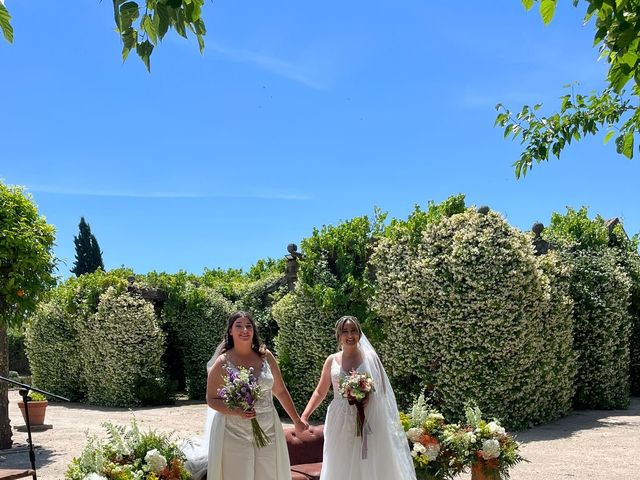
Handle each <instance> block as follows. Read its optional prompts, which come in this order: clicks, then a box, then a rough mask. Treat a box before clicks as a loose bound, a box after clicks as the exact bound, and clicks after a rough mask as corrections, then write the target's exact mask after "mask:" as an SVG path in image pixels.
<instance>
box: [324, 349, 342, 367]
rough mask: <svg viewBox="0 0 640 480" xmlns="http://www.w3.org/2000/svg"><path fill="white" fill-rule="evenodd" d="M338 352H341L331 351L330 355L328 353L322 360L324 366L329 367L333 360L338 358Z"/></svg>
mask: <svg viewBox="0 0 640 480" xmlns="http://www.w3.org/2000/svg"><path fill="white" fill-rule="evenodd" d="M340 353H341V352H337V353H332V354H331V355H329V356H328V357H327V359H326V360H325V361H324V364H325V365H326V366H329V367H330V366H331V365H333V362H334V360H336V361H337V360H339V357H338V355H340Z"/></svg>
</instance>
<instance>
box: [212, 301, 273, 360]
mask: <svg viewBox="0 0 640 480" xmlns="http://www.w3.org/2000/svg"><path fill="white" fill-rule="evenodd" d="M239 318H246V319H247V320H249V322H251V326H252V327H253V339H252V341H251V350H253V351H254V352H256V353H257V354H258V355H260V356H261V357H264V356H265V354H266V353H267V348H266V346H265V345H264V344H263V343H262V341H261V340H260V336H259V335H258V327H257V326H256V321H255V320H254V319H253V316H252V315H251V314H250V313H249V312H246V311H244V310H238V311H237V312H235V313H233V314H231V315H230V316H229V318H228V319H227V329H226V330H225V332H224V338H223V339H222V342H220V345H218V348H216V355H215V356H216V357H219V356H220V355H222V354H223V353H225V352H228V351H229V350H231V349H232V348H233V337H232V336H231V335H229V332H230V331H231V327H232V326H233V324H234V323H235V321H236V320H238V319H239Z"/></svg>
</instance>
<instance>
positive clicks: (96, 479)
mask: <svg viewBox="0 0 640 480" xmlns="http://www.w3.org/2000/svg"><path fill="white" fill-rule="evenodd" d="M0 2H2V0H0ZM82 480H107V477H103V476H102V475H100V474H98V473H90V474H89V475H86V476H85V477H84V478H83V479H82Z"/></svg>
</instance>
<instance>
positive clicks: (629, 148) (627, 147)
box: [622, 132, 633, 158]
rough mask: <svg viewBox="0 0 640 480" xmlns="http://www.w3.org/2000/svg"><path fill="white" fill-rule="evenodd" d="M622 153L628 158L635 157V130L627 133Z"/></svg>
mask: <svg viewBox="0 0 640 480" xmlns="http://www.w3.org/2000/svg"><path fill="white" fill-rule="evenodd" d="M622 154H623V155H624V156H625V157H627V158H633V132H627V133H625V135H624V141H623V145H622Z"/></svg>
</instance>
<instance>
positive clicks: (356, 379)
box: [338, 370, 375, 437]
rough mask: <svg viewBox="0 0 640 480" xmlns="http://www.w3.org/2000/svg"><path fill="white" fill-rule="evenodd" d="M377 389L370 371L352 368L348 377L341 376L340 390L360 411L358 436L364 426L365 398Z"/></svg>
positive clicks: (357, 426) (357, 423) (357, 427)
mask: <svg viewBox="0 0 640 480" xmlns="http://www.w3.org/2000/svg"><path fill="white" fill-rule="evenodd" d="M373 391H375V388H374V385H373V378H371V375H370V374H369V373H362V372H357V371H355V370H352V371H351V373H350V374H349V375H348V376H346V377H341V378H340V382H339V384H338V392H339V393H340V395H342V397H344V398H346V399H347V400H348V401H349V405H355V406H356V409H357V411H358V415H356V437H361V436H362V427H363V426H364V419H365V416H364V403H363V402H364V400H365V399H366V398H367V397H368V396H369V394H370V393H371V392H373Z"/></svg>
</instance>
